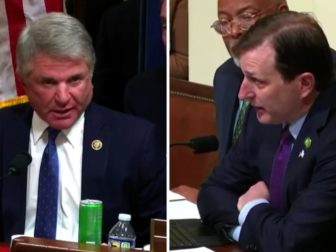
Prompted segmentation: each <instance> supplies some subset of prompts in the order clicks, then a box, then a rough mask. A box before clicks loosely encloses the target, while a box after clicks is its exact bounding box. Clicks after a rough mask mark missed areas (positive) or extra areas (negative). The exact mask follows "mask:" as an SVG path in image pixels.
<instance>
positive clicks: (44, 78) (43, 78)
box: [39, 76, 56, 83]
mask: <svg viewBox="0 0 336 252" xmlns="http://www.w3.org/2000/svg"><path fill="white" fill-rule="evenodd" d="M39 81H40V82H42V83H43V82H48V83H50V82H56V80H55V79H54V78H53V77H48V76H41V77H40V78H39Z"/></svg>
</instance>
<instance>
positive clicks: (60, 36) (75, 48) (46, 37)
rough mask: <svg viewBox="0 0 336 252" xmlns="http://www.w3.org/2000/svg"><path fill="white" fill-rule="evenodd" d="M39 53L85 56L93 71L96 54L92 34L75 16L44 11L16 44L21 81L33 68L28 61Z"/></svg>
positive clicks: (71, 56)
mask: <svg viewBox="0 0 336 252" xmlns="http://www.w3.org/2000/svg"><path fill="white" fill-rule="evenodd" d="M38 53H46V54H47V55H52V56H54V57H61V58H63V57H68V58H71V59H84V60H85V61H86V63H87V65H88V68H89V70H90V73H91V75H92V73H93V69H94V64H95V53H94V49H93V45H92V40H91V37H90V35H89V34H88V33H87V31H86V30H85V28H84V26H83V25H82V24H81V23H80V22H79V21H78V20H77V19H75V18H73V17H71V16H69V15H67V14H64V13H56V12H55V13H48V14H45V15H43V16H41V17H39V18H38V19H36V20H34V21H32V22H31V23H29V24H28V25H27V26H26V27H25V28H24V29H23V30H22V32H21V34H20V36H19V39H18V43H17V46H16V62H17V71H18V73H19V74H20V76H21V78H22V79H23V81H24V82H25V80H27V78H28V75H29V74H30V72H31V71H32V66H31V60H32V59H33V57H34V56H35V55H36V54H38Z"/></svg>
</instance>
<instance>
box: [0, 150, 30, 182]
mask: <svg viewBox="0 0 336 252" xmlns="http://www.w3.org/2000/svg"><path fill="white" fill-rule="evenodd" d="M31 161H32V157H31V156H30V154H28V153H25V152H21V153H18V154H16V156H15V157H14V158H13V160H12V161H11V162H10V163H9V166H8V173H7V174H6V175H5V176H3V177H0V180H1V179H4V178H6V177H8V176H12V175H14V176H18V175H20V174H21V173H22V172H23V171H24V170H26V169H27V167H28V165H29V164H30V163H31Z"/></svg>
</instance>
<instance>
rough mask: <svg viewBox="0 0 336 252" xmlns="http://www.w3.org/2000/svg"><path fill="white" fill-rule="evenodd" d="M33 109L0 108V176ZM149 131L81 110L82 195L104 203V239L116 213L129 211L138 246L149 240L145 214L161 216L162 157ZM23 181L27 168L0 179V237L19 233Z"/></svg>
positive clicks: (119, 117)
mask: <svg viewBox="0 0 336 252" xmlns="http://www.w3.org/2000/svg"><path fill="white" fill-rule="evenodd" d="M32 112H33V111H32V108H31V107H30V106H29V105H27V104H25V105H19V106H15V107H11V108H8V109H3V110H1V111H0V121H1V124H0V143H1V145H0V155H1V156H0V176H3V175H4V174H6V173H7V172H8V164H9V162H10V161H11V159H13V157H14V156H15V155H16V154H17V153H18V152H21V151H25V152H27V151H28V146H29V132H30V127H31V120H32ZM154 132H155V130H154V126H153V125H152V124H150V123H147V122H145V121H143V120H141V119H137V118H134V117H131V116H127V115H124V114H121V113H118V112H115V111H111V110H108V109H106V108H103V107H100V106H98V105H95V104H90V105H89V107H88V108H87V110H86V112H85V124H84V140H83V161H82V191H81V198H82V199H87V198H89V199H98V200H102V201H103V204H104V207H103V209H104V211H103V237H102V239H103V241H106V240H107V234H108V231H109V229H110V228H111V227H112V226H113V225H114V224H115V223H116V222H117V218H118V213H121V212H124V213H130V214H131V215H132V225H133V227H134V229H135V231H136V234H137V245H138V246H141V245H143V244H144V243H148V242H149V223H150V218H153V217H158V218H165V211H166V206H165V202H166V199H165V195H166V194H165V190H166V186H165V174H166V170H165V158H164V155H163V153H158V151H157V150H158V149H159V148H158V147H157V141H156V140H157V139H156V138H155V137H154V135H155V134H154ZM95 139H99V140H101V141H102V143H103V147H102V149H101V150H99V151H96V150H93V149H92V147H91V143H92V141H93V140H95ZM33 158H34V157H33ZM26 184H27V174H26V172H25V173H24V174H21V175H20V176H18V177H14V176H11V177H7V178H5V179H3V180H2V181H0V193H1V200H0V221H1V222H0V241H6V242H9V241H10V237H11V235H13V234H22V233H23V232H24V224H25V209H26V186H27V185H26Z"/></svg>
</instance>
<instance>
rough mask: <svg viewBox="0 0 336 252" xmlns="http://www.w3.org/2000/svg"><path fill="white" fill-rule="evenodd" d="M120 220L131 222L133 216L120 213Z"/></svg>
mask: <svg viewBox="0 0 336 252" xmlns="http://www.w3.org/2000/svg"><path fill="white" fill-rule="evenodd" d="M118 219H119V220H121V221H130V220H131V215H130V214H125V213H120V214H119V216H118Z"/></svg>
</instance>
